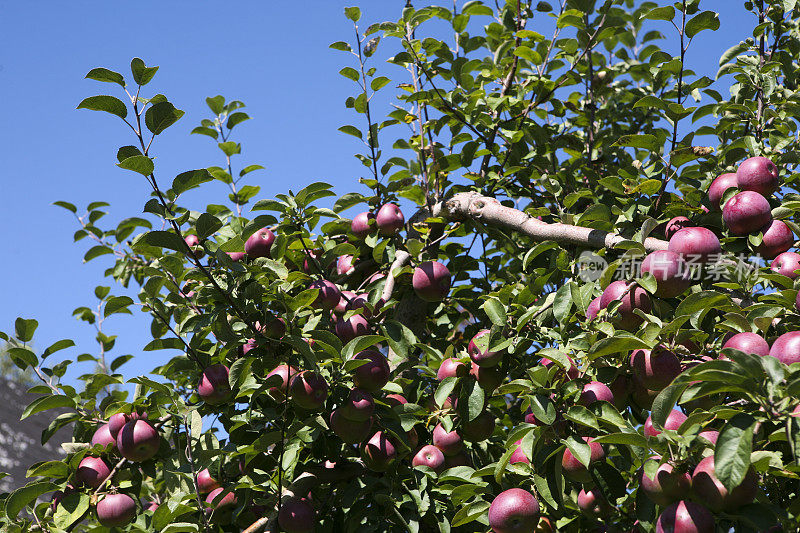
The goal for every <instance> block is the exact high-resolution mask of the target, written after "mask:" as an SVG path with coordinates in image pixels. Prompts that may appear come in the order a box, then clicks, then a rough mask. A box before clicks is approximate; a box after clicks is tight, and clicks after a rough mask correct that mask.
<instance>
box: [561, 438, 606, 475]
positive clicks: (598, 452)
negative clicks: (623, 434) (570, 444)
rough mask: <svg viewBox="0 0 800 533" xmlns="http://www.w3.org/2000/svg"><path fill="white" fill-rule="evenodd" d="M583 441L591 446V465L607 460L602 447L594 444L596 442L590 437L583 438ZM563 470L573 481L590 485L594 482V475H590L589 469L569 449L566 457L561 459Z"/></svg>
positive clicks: (565, 454)
mask: <svg viewBox="0 0 800 533" xmlns="http://www.w3.org/2000/svg"><path fill="white" fill-rule="evenodd" d="M583 440H584V441H585V442H586V444H588V445H589V448H590V458H589V463H590V464H591V463H595V462H597V461H602V460H604V459H605V457H606V452H605V450H604V449H603V446H602V445H600V444H599V443H597V442H594V440H592V439H591V438H589V437H583ZM561 468H562V470H563V471H564V475H566V476H567V477H568V478H570V479H572V480H573V481H577V482H579V483H589V482H590V481H591V480H592V475H591V474H590V473H589V469H587V468H586V467H585V466H583V463H581V462H580V461H579V460H578V459H577V457H575V456H574V455H572V452H571V451H570V450H569V448H566V449H565V450H564V456H563V457H562V458H561Z"/></svg>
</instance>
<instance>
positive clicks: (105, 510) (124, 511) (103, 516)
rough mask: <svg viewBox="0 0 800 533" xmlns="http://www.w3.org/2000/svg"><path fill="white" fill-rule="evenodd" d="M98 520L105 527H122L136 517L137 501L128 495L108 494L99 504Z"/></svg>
mask: <svg viewBox="0 0 800 533" xmlns="http://www.w3.org/2000/svg"><path fill="white" fill-rule="evenodd" d="M96 511H97V520H98V521H99V522H100V524H101V525H104V526H105V527H122V526H124V525H127V524H129V523H130V522H132V521H133V519H134V518H135V517H136V501H135V500H134V499H133V498H131V497H130V496H128V495H127V494H106V495H105V496H103V497H102V499H100V500H99V501H98V502H97V507H96Z"/></svg>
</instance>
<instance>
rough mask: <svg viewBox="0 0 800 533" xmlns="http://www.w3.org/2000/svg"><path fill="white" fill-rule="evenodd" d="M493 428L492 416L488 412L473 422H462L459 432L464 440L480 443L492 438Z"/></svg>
mask: <svg viewBox="0 0 800 533" xmlns="http://www.w3.org/2000/svg"><path fill="white" fill-rule="evenodd" d="M494 426H495V417H494V415H493V414H492V413H490V412H489V411H483V412H482V413H481V414H479V415H478V416H477V417H476V418H475V420H469V421H467V420H463V421H462V422H461V432H462V433H463V434H464V439H465V440H468V441H471V442H481V441H484V440H487V439H488V438H489V437H491V436H492V433H494Z"/></svg>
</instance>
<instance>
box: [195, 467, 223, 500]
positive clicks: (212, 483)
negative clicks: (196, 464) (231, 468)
mask: <svg viewBox="0 0 800 533" xmlns="http://www.w3.org/2000/svg"><path fill="white" fill-rule="evenodd" d="M219 487H220V484H219V481H217V480H216V479H214V478H213V477H211V472H209V471H208V468H204V469H202V470H201V471H199V472H198V473H197V490H199V491H200V494H208V493H209V492H211V491H212V490H215V489H218V488H219Z"/></svg>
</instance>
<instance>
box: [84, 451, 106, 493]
mask: <svg viewBox="0 0 800 533" xmlns="http://www.w3.org/2000/svg"><path fill="white" fill-rule="evenodd" d="M110 474H111V468H109V466H108V463H106V462H105V461H104V460H102V459H101V458H99V457H84V458H83V459H82V460H81V462H80V463H79V464H78V470H77V471H76V472H75V481H77V482H78V483H81V484H83V485H86V486H87V487H91V488H93V489H96V488H98V487H99V486H100V485H102V484H103V481H105V480H106V478H107V477H108V476H109V475H110Z"/></svg>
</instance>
